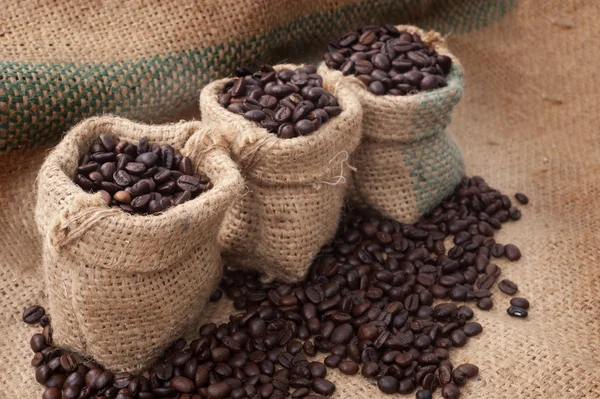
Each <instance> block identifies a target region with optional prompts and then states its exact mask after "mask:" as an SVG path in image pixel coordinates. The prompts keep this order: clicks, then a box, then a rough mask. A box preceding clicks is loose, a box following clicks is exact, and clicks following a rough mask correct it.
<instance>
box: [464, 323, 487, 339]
mask: <svg viewBox="0 0 600 399" xmlns="http://www.w3.org/2000/svg"><path fill="white" fill-rule="evenodd" d="M462 330H463V332H464V333H465V335H466V336H467V337H474V336H476V335H479V334H480V333H481V331H483V328H482V327H481V324H479V323H476V322H468V323H466V324H465V325H464V326H463V328H462Z"/></svg>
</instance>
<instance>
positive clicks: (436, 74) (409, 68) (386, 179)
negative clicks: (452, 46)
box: [319, 25, 464, 223]
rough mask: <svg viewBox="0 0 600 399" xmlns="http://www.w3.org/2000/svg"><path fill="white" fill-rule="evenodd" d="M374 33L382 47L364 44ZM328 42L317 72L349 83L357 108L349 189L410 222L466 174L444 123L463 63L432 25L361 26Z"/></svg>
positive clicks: (458, 87)
mask: <svg viewBox="0 0 600 399" xmlns="http://www.w3.org/2000/svg"><path fill="white" fill-rule="evenodd" d="M367 28H370V29H375V30H376V31H375V32H373V31H370V30H369V29H367ZM391 31H393V32H391ZM374 33H375V34H374ZM378 40H381V42H380V43H384V45H383V46H381V50H379V49H375V50H370V51H373V52H374V53H375V54H374V55H373V54H370V52H368V51H366V50H367V48H370V46H372V45H375V46H377V45H376V44H375V42H376V41H378ZM350 46H354V47H350ZM360 46H362V47H360ZM363 48H364V49H363ZM356 49H358V50H363V51H360V52H358V51H357V50H356ZM416 49H421V51H423V52H425V56H423V55H421V54H420V53H418V51H417V50H416ZM329 50H330V52H329V53H327V54H326V55H325V61H324V62H323V63H321V65H320V66H319V73H320V74H322V75H323V76H325V78H326V80H331V81H332V82H335V83H339V84H340V85H342V86H343V87H347V88H350V89H351V91H352V93H353V94H355V95H356V96H357V97H358V99H359V101H360V103H361V106H362V108H363V120H362V141H361V143H360V145H359V147H358V149H357V150H356V152H355V153H354V154H353V156H352V160H351V163H352V165H353V166H354V167H355V168H356V170H355V171H353V173H352V178H353V182H354V188H355V190H356V193H355V194H356V195H357V196H358V198H359V201H364V202H366V203H367V204H369V205H371V206H373V207H375V208H376V209H377V210H379V211H380V212H382V213H383V214H385V215H388V216H391V217H393V218H395V219H397V220H399V221H402V222H406V223H412V222H415V221H416V220H418V219H419V217H420V216H422V215H423V214H425V213H427V212H428V211H430V210H432V209H433V208H434V207H435V206H437V204H439V202H440V201H441V200H442V199H444V198H446V197H447V196H448V195H449V194H450V193H451V192H452V191H453V190H454V188H455V187H456V185H457V184H458V183H459V182H460V179H461V177H462V176H463V174H464V165H463V159H462V155H461V153H460V150H459V148H458V146H457V145H456V143H455V142H454V140H453V138H452V137H451V136H450V134H449V133H448V131H447V130H446V127H447V126H448V124H449V123H450V120H451V113H452V109H453V108H454V106H455V105H456V104H457V103H458V101H459V100H460V98H461V96H462V93H463V87H464V74H463V69H462V66H461V65H460V63H459V61H458V60H457V59H456V57H454V56H453V55H452V53H451V52H450V51H449V50H448V49H447V47H446V46H445V44H444V40H443V38H442V37H441V36H440V35H439V34H438V33H436V32H425V31H423V30H421V29H418V28H416V27H414V26H409V25H399V26H396V27H394V26H389V25H386V26H383V27H380V28H379V29H378V27H376V26H375V27H366V28H365V29H364V30H363V31H357V32H351V33H348V34H346V35H344V36H342V38H341V39H340V40H339V41H337V42H334V43H333V44H330V46H329ZM433 51H435V53H437V55H436V54H433ZM335 53H337V54H335ZM357 53H359V54H357ZM334 54H335V55H334ZM440 57H441V58H440ZM390 60H391V61H390ZM436 60H441V62H439V64H440V67H439V69H437V70H436V68H437V65H436V64H437V63H438V62H437V61H436ZM444 68H447V70H446V71H445V70H444ZM336 69H337V70H336ZM421 71H428V72H421ZM429 72H431V74H430V73H429ZM444 72H445V74H444ZM380 75H381V76H382V77H379V76H380ZM442 75H445V76H442ZM440 81H441V83H440Z"/></svg>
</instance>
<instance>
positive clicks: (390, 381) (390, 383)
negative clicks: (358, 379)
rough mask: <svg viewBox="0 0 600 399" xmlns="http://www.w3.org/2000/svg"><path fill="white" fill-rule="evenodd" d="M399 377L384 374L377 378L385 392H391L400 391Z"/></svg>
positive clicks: (378, 384)
mask: <svg viewBox="0 0 600 399" xmlns="http://www.w3.org/2000/svg"><path fill="white" fill-rule="evenodd" d="M398 384H399V383H398V379H397V378H395V377H392V376H389V375H387V376H383V377H380V378H379V379H378V380H377V387H378V388H379V390H380V391H381V392H383V393H387V394H391V393H396V392H397V391H398Z"/></svg>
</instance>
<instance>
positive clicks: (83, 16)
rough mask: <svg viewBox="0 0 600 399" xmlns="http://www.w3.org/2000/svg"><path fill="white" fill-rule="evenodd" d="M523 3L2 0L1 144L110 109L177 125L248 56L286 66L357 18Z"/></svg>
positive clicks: (438, 17) (462, 14)
mask: <svg viewBox="0 0 600 399" xmlns="http://www.w3.org/2000/svg"><path fill="white" fill-rule="evenodd" d="M514 5H515V0H496V1H493V2H490V1H488V0H435V1H433V0H403V1H397V0H327V1H314V0H279V1H273V0H254V1H238V0H206V1H202V2H190V1H185V0H174V1H161V0H130V1H120V0H106V1H102V2H98V3H90V2H89V1H87V0H64V1H57V2H54V1H45V2H40V1H38V0H23V1H19V2H14V1H9V0H0V9H2V13H1V15H0V22H1V23H0V152H2V151H8V150H14V149H18V148H23V147H28V148H31V147H34V146H41V145H43V144H47V143H54V142H56V141H57V140H58V139H59V138H60V135H61V134H63V132H65V131H66V130H68V129H69V128H70V127H71V126H72V125H74V124H75V123H77V122H78V121H80V120H82V119H84V118H86V117H89V116H92V115H98V114H103V113H113V114H116V115H120V116H125V117H129V118H134V119H138V120H143V121H147V122H155V123H156V122H163V121H167V120H169V121H173V120H177V119H173V115H174V114H179V113H185V112H186V110H188V109H190V108H194V107H195V106H197V101H198V94H199V93H200V88H201V87H202V86H204V85H205V84H206V83H208V82H210V81H211V80H214V79H217V78H220V77H223V76H226V75H228V74H229V73H231V72H232V71H233V70H234V68H235V67H236V66H238V65H239V64H253V63H256V62H259V61H264V62H269V61H271V62H275V61H277V62H279V61H281V59H282V58H285V57H282V56H281V54H283V53H288V54H291V55H294V54H298V53H303V52H305V51H306V47H307V45H309V44H310V43H311V42H318V44H319V45H323V43H326V42H327V40H329V39H332V38H334V37H335V36H336V35H337V34H339V33H342V32H343V31H344V30H347V29H349V28H350V27H353V26H355V25H361V24H368V23H376V22H380V21H382V20H394V21H408V20H410V21H413V22H418V23H419V25H420V26H427V27H433V28H436V29H437V30H440V31H443V32H449V31H453V32H458V31H469V30H472V29H476V28H478V27H481V26H484V25H486V24H488V23H490V22H493V21H495V20H498V19H500V18H502V16H503V15H505V14H506V13H507V12H508V11H509V10H510V9H512V8H514Z"/></svg>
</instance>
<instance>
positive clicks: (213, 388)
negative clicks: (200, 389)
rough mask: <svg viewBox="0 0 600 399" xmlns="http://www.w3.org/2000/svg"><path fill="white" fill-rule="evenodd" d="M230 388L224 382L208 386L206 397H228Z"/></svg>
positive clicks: (217, 398) (213, 398)
mask: <svg viewBox="0 0 600 399" xmlns="http://www.w3.org/2000/svg"><path fill="white" fill-rule="evenodd" d="M230 392H231V387H230V386H229V385H227V383H225V382H219V383H216V384H212V385H209V386H208V388H207V390H206V396H207V398H208V399H223V398H225V397H227V395H229V393H230Z"/></svg>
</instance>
